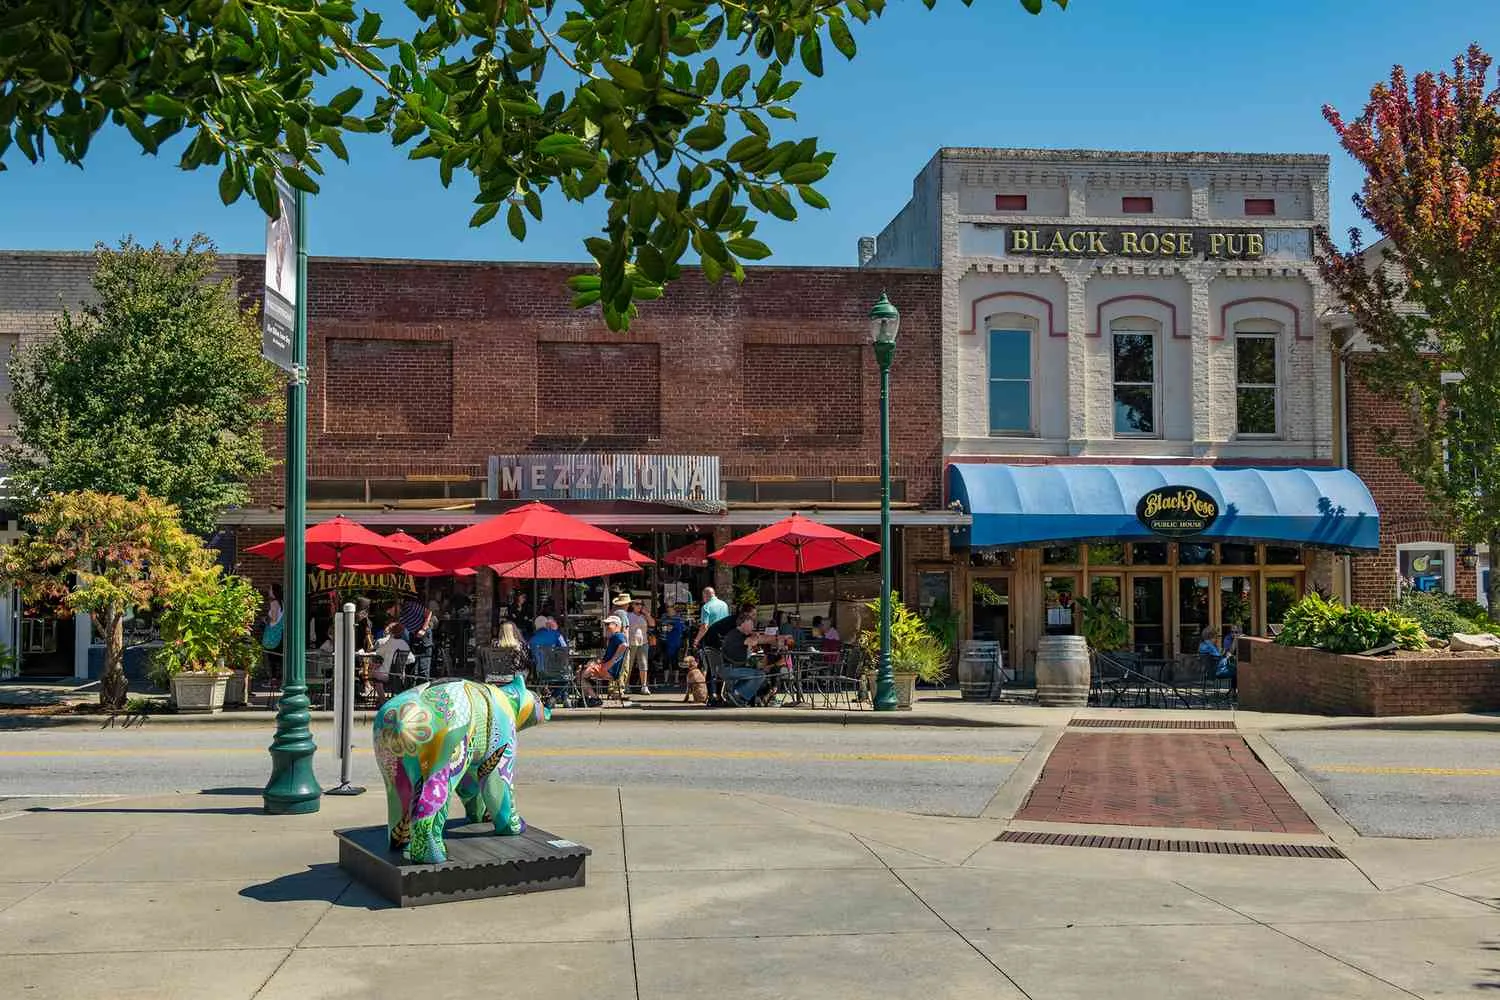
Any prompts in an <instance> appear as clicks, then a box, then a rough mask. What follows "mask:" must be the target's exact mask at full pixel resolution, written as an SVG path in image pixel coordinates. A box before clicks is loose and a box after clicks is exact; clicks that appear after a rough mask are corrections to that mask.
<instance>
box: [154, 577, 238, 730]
mask: <svg viewBox="0 0 1500 1000" xmlns="http://www.w3.org/2000/svg"><path fill="white" fill-rule="evenodd" d="M259 610H260V594H259V593H258V592H257V591H256V589H255V588H254V587H252V586H251V585H250V582H249V581H248V580H245V579H244V578H242V577H238V576H232V575H227V574H225V573H224V572H223V571H222V570H221V569H220V568H219V567H218V566H212V567H209V568H207V569H203V570H199V571H196V572H194V573H192V574H190V575H189V576H188V577H186V578H185V579H184V580H183V582H182V584H181V585H180V586H178V587H175V588H173V590H172V592H171V593H169V594H167V595H166V597H165V598H164V599H163V602H162V612H161V616H160V621H161V638H162V646H161V649H159V650H157V652H156V654H155V656H154V657H153V658H152V670H151V679H152V681H153V682H154V683H156V684H157V685H159V686H161V687H167V688H170V689H171V691H172V700H173V702H174V703H175V704H176V705H177V711H179V712H192V713H199V712H219V711H222V710H223V708H224V703H225V700H226V695H227V694H228V689H229V686H230V683H231V681H232V680H234V679H235V678H236V675H238V680H239V684H240V686H241V689H242V690H243V689H244V687H245V685H246V683H247V682H246V680H245V677H246V675H245V673H244V670H243V668H244V666H245V665H246V664H249V663H251V662H253V660H254V656H255V652H256V651H255V639H254V637H253V636H252V634H251V632H250V627H251V625H252V624H253V623H254V621H255V616H256V613H257V612H258V611H259ZM239 700H241V701H243V700H244V699H243V696H242V697H241V698H240V699H239Z"/></svg>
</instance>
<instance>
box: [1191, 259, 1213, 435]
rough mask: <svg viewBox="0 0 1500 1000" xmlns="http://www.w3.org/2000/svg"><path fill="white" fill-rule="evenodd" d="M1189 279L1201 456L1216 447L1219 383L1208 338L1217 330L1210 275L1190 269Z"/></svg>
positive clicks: (1195, 428) (1195, 411)
mask: <svg viewBox="0 0 1500 1000" xmlns="http://www.w3.org/2000/svg"><path fill="white" fill-rule="evenodd" d="M1187 279H1188V290H1189V292H1190V293H1191V295H1192V300H1191V301H1192V309H1191V310H1190V320H1189V322H1190V323H1191V325H1190V326H1189V328H1188V332H1189V334H1190V335H1191V336H1192V338H1193V339H1192V341H1191V342H1190V346H1191V348H1192V354H1193V454H1194V455H1200V456H1201V455H1204V454H1207V453H1208V451H1209V450H1210V449H1211V448H1212V447H1213V441H1214V425H1213V408H1214V400H1215V398H1216V396H1215V393H1216V392H1218V391H1219V388H1220V387H1219V385H1218V379H1216V378H1215V377H1214V370H1213V368H1214V366H1213V363H1212V361H1213V341H1211V340H1210V339H1209V337H1210V336H1211V335H1212V334H1213V332H1214V331H1213V330H1212V328H1211V326H1210V323H1211V322H1212V318H1211V317H1210V316H1209V309H1208V276H1207V275H1205V274H1203V273H1202V272H1201V271H1197V270H1190V271H1188V274H1187Z"/></svg>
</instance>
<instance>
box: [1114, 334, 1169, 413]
mask: <svg viewBox="0 0 1500 1000" xmlns="http://www.w3.org/2000/svg"><path fill="white" fill-rule="evenodd" d="M1109 334H1110V345H1111V350H1112V352H1113V365H1114V408H1115V436H1116V437H1157V436H1158V435H1159V434H1160V433H1161V432H1160V430H1159V427H1160V420H1159V419H1158V417H1159V414H1158V412H1157V399H1158V394H1157V391H1156V376H1157V370H1158V365H1157V357H1156V352H1157V345H1158V342H1159V341H1160V339H1161V324H1160V323H1158V322H1156V321H1155V320H1152V319H1146V318H1144V317H1141V316H1130V317H1126V318H1124V319H1116V320H1111V321H1110V324H1109Z"/></svg>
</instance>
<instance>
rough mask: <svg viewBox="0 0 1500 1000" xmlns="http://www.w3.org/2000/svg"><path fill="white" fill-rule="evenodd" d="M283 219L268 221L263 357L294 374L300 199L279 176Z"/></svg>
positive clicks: (261, 319) (261, 348) (277, 189)
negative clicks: (293, 349)
mask: <svg viewBox="0 0 1500 1000" xmlns="http://www.w3.org/2000/svg"><path fill="white" fill-rule="evenodd" d="M276 196H277V198H278V199H279V200H280V202H281V217H280V218H277V219H267V220H266V296H265V303H264V304H263V305H262V307H261V318H260V322H261V326H260V334H261V336H260V353H261V356H262V357H264V358H265V359H266V360H267V361H270V362H271V363H272V364H274V365H276V366H277V367H279V368H282V369H284V370H285V371H292V370H293V368H294V365H293V362H292V335H293V329H294V327H295V326H296V322H297V198H296V195H295V194H294V193H293V192H292V188H291V186H290V185H288V184H287V182H286V181H284V180H282V179H281V178H280V177H279V176H278V177H277V178H276Z"/></svg>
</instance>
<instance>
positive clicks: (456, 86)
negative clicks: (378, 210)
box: [0, 0, 1067, 329]
mask: <svg viewBox="0 0 1500 1000" xmlns="http://www.w3.org/2000/svg"><path fill="white" fill-rule="evenodd" d="M934 2H935V0H924V3H926V4H927V6H929V7H930V6H932V5H933V3H934ZM962 2H964V3H965V4H968V3H971V2H972V0H962ZM1052 2H1053V3H1054V4H1055V5H1056V6H1057V7H1059V8H1062V7H1066V6H1067V4H1066V0H1052ZM1021 5H1022V7H1023V8H1025V9H1026V10H1029V11H1031V12H1032V13H1037V12H1039V11H1040V10H1041V9H1042V6H1043V0H1021ZM406 6H407V8H408V10H409V12H410V13H411V14H412V15H413V16H414V19H415V22H416V26H415V28H414V29H413V30H411V32H410V34H409V35H408V36H405V37H400V36H396V35H391V34H383V31H384V30H385V29H384V24H383V22H382V19H381V16H380V15H379V14H378V13H376V12H374V11H367V10H363V9H357V8H356V7H355V5H354V4H353V3H351V2H350V0H296V2H281V0H277V2H274V3H273V2H270V0H224V2H219V0H201V2H193V3H173V4H157V3H147V2H143V0H111V2H110V3H108V4H107V5H106V7H104V8H100V7H98V5H96V4H59V3H55V2H52V0H13V2H12V3H10V4H9V5H8V6H5V7H4V8H3V13H0V169H4V167H5V159H4V158H5V155H6V153H7V152H8V151H9V150H10V149H11V148H12V147H13V148H14V149H16V150H19V152H20V155H21V156H24V157H25V158H26V159H28V160H30V161H32V162H36V161H37V160H38V159H40V158H41V157H42V156H44V155H46V153H47V144H48V143H49V142H50V143H51V145H52V147H53V149H54V150H55V151H56V153H57V155H59V156H61V157H62V158H63V159H64V160H65V161H67V162H72V163H78V162H81V161H82V160H83V158H84V155H85V153H86V151H87V149H88V145H89V142H90V140H91V138H92V137H93V136H94V135H95V134H96V133H97V132H98V131H99V130H100V129H102V128H105V127H106V126H108V125H113V126H116V127H122V128H125V129H126V130H127V131H128V132H129V133H130V134H131V135H132V136H133V137H134V138H135V140H136V141H137V142H138V143H139V144H140V146H141V148H142V149H144V150H146V151H147V152H149V153H155V152H157V151H158V150H159V149H160V148H161V147H162V145H163V144H164V143H166V142H167V141H168V140H170V139H172V138H173V137H174V136H176V135H178V134H179V133H183V132H187V133H190V134H191V135H192V139H191V141H190V142H189V143H188V144H187V146H186V148H185V149H184V150H183V152H182V154H181V158H180V161H179V162H180V165H181V166H182V167H183V168H184V169H189V170H191V169H195V168H198V167H202V166H214V167H216V168H218V169H219V170H220V174H219V178H220V179H219V195H220V197H221V198H222V199H224V200H225V201H226V202H231V201H234V200H235V199H237V198H239V197H241V196H243V194H244V193H245V192H246V191H247V190H248V191H249V192H250V193H252V194H253V195H254V196H255V198H256V201H257V202H258V203H259V204H260V206H261V208H262V209H263V210H264V211H266V212H267V213H268V214H272V215H274V214H276V212H278V211H279V204H278V201H277V199H276V197H275V193H274V191H275V189H274V184H273V183H271V178H272V176H273V175H274V174H275V173H278V172H280V173H284V174H285V175H286V177H287V180H288V182H289V183H291V184H292V185H293V186H295V187H297V188H300V189H301V190H304V191H308V192H316V191H317V190H318V180H317V178H318V177H319V175H321V174H322V172H323V167H322V163H321V158H322V157H323V156H324V155H325V153H327V152H329V151H331V152H332V153H333V155H335V156H338V157H339V158H341V159H346V158H347V157H348V150H347V149H346V148H345V146H344V142H343V133H346V132H380V133H385V134H388V135H389V136H390V139H391V141H392V142H393V143H394V144H395V145H397V146H406V147H408V155H410V156H411V157H412V158H413V159H428V160H432V161H434V168H435V169H436V171H437V173H438V179H439V181H440V182H441V183H442V184H444V185H447V184H449V183H451V182H452V180H453V179H454V177H455V176H462V175H467V176H468V178H469V179H470V181H471V182H472V183H473V185H474V187H475V188H476V189H477V193H476V195H475V203H476V205H477V206H478V207H477V209H476V210H475V212H474V213H473V215H472V217H471V218H470V224H471V225H475V226H483V225H487V224H490V223H493V222H494V221H495V220H496V218H497V217H498V216H499V215H500V213H501V208H502V206H503V207H505V209H506V210H505V222H506V227H507V229H508V230H509V231H510V233H511V235H512V237H514V238H515V239H522V238H523V237H524V235H525V233H526V230H527V222H526V215H529V216H530V217H531V218H532V219H533V220H540V219H541V218H542V197H543V196H544V195H547V194H548V193H554V194H555V195H560V196H561V197H563V198H565V199H568V200H571V201H579V202H583V201H588V200H589V199H591V198H594V197H596V196H602V200H603V203H604V204H605V205H606V206H607V207H606V209H605V218H604V220H603V222H602V225H601V228H600V235H599V236H598V237H597V238H592V239H590V240H588V241H586V243H585V247H586V248H587V249H588V251H589V253H590V255H591V256H592V257H593V258H594V260H595V262H596V263H597V265H598V268H599V279H600V285H599V288H598V289H597V290H596V291H597V295H596V296H595V297H594V298H593V299H592V301H593V302H597V303H599V305H600V308H601V309H602V311H603V314H604V318H605V320H606V321H607V322H608V323H609V325H610V326H611V327H614V328H617V329H618V328H623V327H625V326H626V325H628V323H629V320H630V317H631V316H632V315H633V313H634V303H635V302H637V301H639V300H640V299H641V298H642V297H646V298H653V297H656V296H657V295H659V294H660V290H661V287H662V285H663V284H665V283H668V282H670V281H672V280H673V279H675V278H676V277H677V273H678V265H679V262H680V261H681V260H682V258H683V257H684V255H685V254H687V252H688V250H689V248H692V249H694V250H696V251H697V252H698V253H699V254H700V255H702V256H703V257H704V260H703V266H704V270H705V272H706V273H708V274H709V275H710V276H722V275H729V276H731V277H734V278H736V279H738V278H740V277H741V276H742V275H743V273H744V272H743V268H742V266H741V260H753V259H761V258H759V257H753V256H748V255H740V254H738V253H737V252H736V251H735V250H734V247H735V246H751V247H752V248H753V251H752V252H757V253H758V252H759V250H760V248H762V247H763V246H764V244H762V243H761V242H760V241H758V240H756V239H754V237H753V234H754V232H755V226H756V218H755V217H754V216H755V215H756V214H757V213H761V214H767V215H772V216H774V217H776V218H778V219H784V220H792V219H795V218H796V217H797V211H798V210H797V207H796V205H795V204H794V203H793V201H792V198H791V192H793V191H795V192H796V193H797V196H798V199H799V200H800V202H801V204H802V205H805V206H807V207H810V208H813V209H821V208H825V207H827V205H828V201H827V199H826V197H824V196H823V195H822V194H820V193H819V192H818V191H817V190H816V187H815V185H816V184H817V183H819V182H820V181H821V180H822V179H823V178H824V177H825V176H826V174H827V172H828V169H829V167H830V166H831V164H832V162H833V154H832V153H830V152H826V151H823V150H821V149H820V148H819V147H818V144H817V142H816V140H813V139H802V140H800V141H789V140H779V139H778V137H777V135H776V133H775V130H774V127H773V126H774V124H775V123H776V122H781V121H790V120H793V119H795V117H796V115H795V112H794V110H793V109H792V108H791V106H790V102H791V100H792V98H793V97H794V96H795V95H796V93H797V89H798V88H799V87H800V85H801V81H800V80H797V79H792V78H791V77H792V76H794V75H796V74H798V73H805V74H807V75H810V76H822V75H823V73H824V53H823V43H824V39H825V37H826V39H827V41H828V42H829V43H830V44H831V45H832V46H833V48H834V49H835V50H837V51H838V52H839V53H841V54H842V55H843V56H845V57H846V58H853V57H854V55H855V54H856V51H857V49H856V43H855V38H854V24H855V22H858V23H859V25H860V26H863V25H867V24H868V23H869V22H870V21H871V20H872V19H873V18H876V17H879V16H880V14H881V12H882V11H883V10H884V8H885V0H778V2H776V3H770V2H767V0H751V2H750V3H749V4H748V5H740V4H736V5H733V6H731V5H724V4H721V3H717V2H710V0H504V2H502V0H464V3H462V4H450V3H440V2H438V0H406ZM104 11H107V12H108V13H107V15H106V14H105V13H104ZM335 70H354V71H357V72H358V73H359V74H361V75H362V77H363V78H364V82H362V83H361V84H360V86H357V87H346V88H344V89H343V90H341V91H339V92H338V93H336V94H334V95H333V96H332V97H329V98H326V99H325V97H324V96H323V95H324V91H325V90H330V89H332V88H327V87H322V86H319V84H320V83H321V82H322V78H326V77H328V76H329V74H330V73H332V72H333V71H335ZM726 146H727V147H728V148H727V149H726V148H725V147H726ZM288 156H289V157H290V158H291V160H292V161H293V165H292V166H290V167H289V166H287V165H286V163H285V161H284V157H288ZM13 157H14V154H12V158H13ZM711 184H713V185H718V184H722V185H724V186H725V190H726V191H727V195H716V196H714V197H711V198H708V199H702V198H695V197H693V196H694V195H695V194H697V193H698V192H700V191H702V190H704V189H705V188H708V187H709V186H710V185H711ZM638 196H645V198H646V200H641V199H640V198H639V197H638ZM726 197H727V199H728V203H727V205H726V204H725V202H724V199H725V198H726ZM648 204H649V205H653V206H654V208H653V209H652V210H650V211H648V210H647V206H648ZM518 206H519V207H518ZM522 208H524V210H525V211H524V214H523V212H522V211H521V209H522ZM709 209H712V213H713V214H712V217H711V218H710V217H709V216H708V215H707V214H705V213H706V212H707V211H708V210H709ZM646 272H649V276H647V275H646ZM588 294H591V293H582V294H580V296H579V298H587V297H588ZM583 304H585V305H587V304H590V303H588V302H585V303H583Z"/></svg>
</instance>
